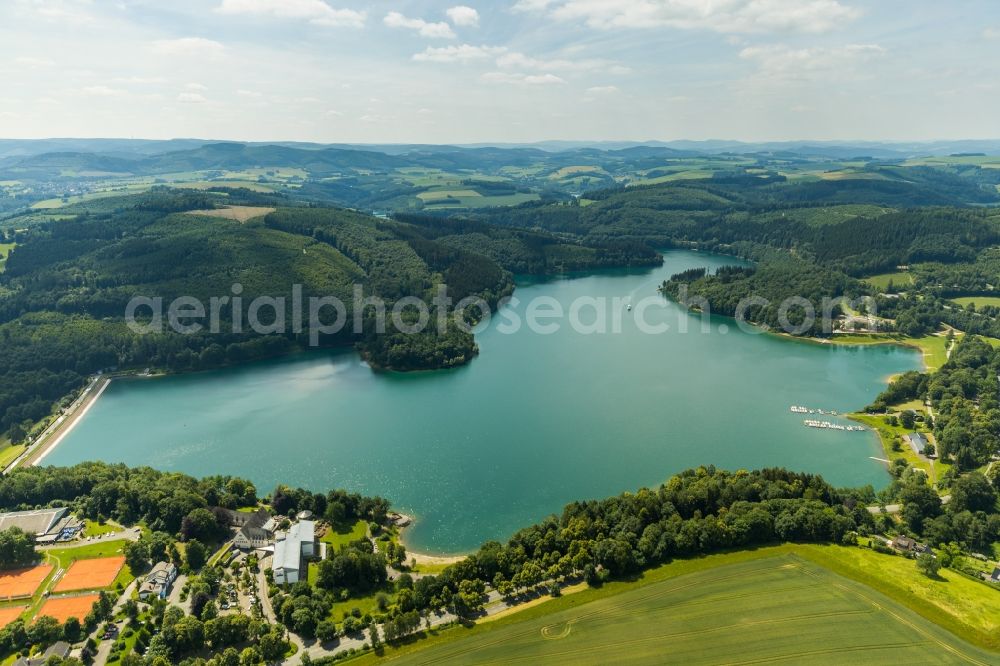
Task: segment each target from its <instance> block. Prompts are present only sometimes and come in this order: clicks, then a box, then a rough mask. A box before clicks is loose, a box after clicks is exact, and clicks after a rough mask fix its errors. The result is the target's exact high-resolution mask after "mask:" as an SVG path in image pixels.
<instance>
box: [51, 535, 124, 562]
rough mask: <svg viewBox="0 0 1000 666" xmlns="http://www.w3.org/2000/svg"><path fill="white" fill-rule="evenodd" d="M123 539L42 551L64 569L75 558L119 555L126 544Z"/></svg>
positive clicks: (83, 558)
mask: <svg viewBox="0 0 1000 666" xmlns="http://www.w3.org/2000/svg"><path fill="white" fill-rule="evenodd" d="M126 543H127V542H126V540H125V539H119V540H117V541H102V542H100V543H88V544H87V545H85V546H68V547H66V548H52V549H51V550H46V551H44V552H45V554H46V555H47V556H48V557H50V558H53V559H54V560H56V561H57V562H58V564H59V566H61V567H63V568H64V569H65V568H66V567H68V566H69V565H70V564H72V563H73V562H76V561H77V560H91V559H94V558H96V557H113V556H115V555H121V554H122V550H123V547H124V546H125V544H126Z"/></svg>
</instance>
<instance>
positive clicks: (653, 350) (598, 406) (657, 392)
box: [45, 251, 920, 553]
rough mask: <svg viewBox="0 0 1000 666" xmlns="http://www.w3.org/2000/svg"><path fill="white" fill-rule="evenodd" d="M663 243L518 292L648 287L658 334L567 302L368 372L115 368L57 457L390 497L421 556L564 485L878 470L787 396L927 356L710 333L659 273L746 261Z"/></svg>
mask: <svg viewBox="0 0 1000 666" xmlns="http://www.w3.org/2000/svg"><path fill="white" fill-rule="evenodd" d="M665 257H666V261H665V263H664V265H663V266H662V267H659V268H656V269H643V270H617V271H602V272H600V273H597V274H588V275H585V276H580V277H565V278H559V279H554V280H547V281H544V282H527V281H525V282H522V283H520V286H519V287H518V289H517V292H516V293H515V296H516V298H517V299H518V301H520V304H511V305H510V306H508V307H510V308H511V309H510V311H509V312H508V314H519V315H520V316H521V317H522V318H523V317H524V314H525V313H524V310H525V307H526V304H527V303H529V302H531V301H532V299H534V298H536V297H542V296H544V297H550V298H551V299H555V301H556V302H558V303H559V304H561V305H563V306H564V309H565V310H568V309H569V307H570V304H571V303H572V302H573V301H574V299H578V298H582V297H588V298H596V299H600V298H602V297H603V298H604V299H606V300H607V302H608V303H611V301H612V299H615V298H619V299H623V302H624V303H627V304H628V305H631V304H633V303H635V304H636V308H635V310H636V311H638V310H639V309H640V308H639V307H638V304H639V303H640V302H641V300H642V299H646V298H655V299H657V300H656V301H655V302H656V306H655V307H648V308H646V309H645V310H644V312H643V317H644V320H645V322H646V323H647V324H648V325H650V326H655V325H656V324H665V325H666V326H667V327H668V328H667V329H666V330H665V331H663V332H660V333H655V334H653V333H650V332H644V331H643V330H641V328H640V326H639V325H638V324H637V323H636V321H635V317H634V316H632V315H633V313H634V311H629V312H627V313H626V315H625V316H624V317H623V318H622V325H621V332H619V333H614V332H611V330H612V326H611V324H610V323H609V325H608V331H609V332H607V333H603V334H602V333H591V334H585V333H581V332H577V331H575V330H573V327H571V326H570V325H569V322H568V321H567V320H565V319H564V320H563V321H562V322H561V326H560V327H559V329H558V330H557V331H555V332H552V333H548V334H542V333H538V332H535V331H532V330H530V329H529V328H528V327H527V326H521V327H520V329H519V330H517V332H515V333H509V332H504V331H503V328H502V326H501V325H502V324H505V323H509V319H506V320H505V318H503V317H499V316H498V317H494V318H493V320H492V321H491V322H490V323H489V325H488V326H487V327H486V328H485V330H483V331H482V332H480V333H479V334H477V336H476V337H477V340H478V343H479V346H480V349H481V355H480V356H479V357H478V358H476V359H475V360H474V361H473V362H472V363H471V364H469V365H467V366H465V367H462V368H458V369H454V370H447V371H440V372H425V373H413V374H393V373H388V374H385V373H374V372H372V371H371V369H370V368H368V367H367V366H366V365H365V364H364V363H363V362H362V361H361V360H360V359H359V358H358V356H357V354H355V353H354V352H352V351H348V350H344V351H339V352H311V353H307V354H300V355H296V356H292V357H288V358H284V359H280V360H274V361H267V362H261V363H256V364H252V365H247V366H241V367H237V368H229V369H225V370H219V371H212V372H206V373H198V374H190V375H181V376H173V377H164V378H155V379H132V380H122V381H115V382H112V384H111V386H110V387H109V388H108V390H107V391H106V392H105V393H104V395H103V397H101V399H100V400H99V401H98V402H97V403H96V404H95V405H94V406H93V408H92V409H91V410H90V411H89V412H88V413H87V415H86V416H85V417H84V418H83V419H82V420H81V421H80V423H79V424H78V425H77V426H76V428H75V429H74V430H73V431H72V432H71V433H69V435H68V436H67V437H66V438H65V440H64V441H63V442H62V443H61V444H60V445H59V447H58V448H56V449H55V450H54V451H52V452H51V453H50V454H49V456H48V457H47V458H46V459H45V464H55V465H69V464H73V463H77V462H80V461H84V460H94V459H97V460H105V461H110V462H125V463H128V464H130V465H151V466H153V467H156V468H159V469H164V470H178V471H183V472H187V473H189V474H192V475H195V476H204V475H209V474H230V475H239V476H242V477H246V478H249V479H251V480H252V481H253V482H254V483H255V484H256V485H257V488H258V491H259V494H262V495H263V494H265V493H268V492H270V491H271V490H272V489H273V488H274V486H275V484H277V483H285V484H288V485H291V486H304V487H307V488H311V489H313V490H326V489H330V488H345V489H347V490H350V491H355V492H360V493H364V494H370V495H382V496H384V497H386V498H388V499H389V500H391V501H392V503H393V505H394V507H395V508H397V509H399V510H402V511H405V512H408V513H411V514H413V515H414V516H416V518H417V522H416V523H415V525H414V526H413V527H412V528H409V529H408V530H407V535H406V540H407V544H408V546H409V547H410V548H412V549H413V550H416V551H420V552H429V553H458V552H465V551H469V550H471V549H474V548H475V547H477V546H478V545H479V544H480V543H481V542H483V541H485V540H487V539H500V540H502V539H504V538H506V537H508V536H510V535H511V534H512V533H513V532H514V531H515V530H517V529H518V528H520V527H524V526H527V525H529V524H531V523H533V522H535V521H537V520H539V519H540V518H543V517H544V516H546V515H548V514H550V513H558V512H559V511H560V510H561V509H562V507H563V505H565V504H566V503H567V502H570V501H573V500H577V499H581V500H582V499H596V498H602V497H606V496H609V495H613V494H617V493H620V492H622V491H626V490H635V489H637V488H639V487H641V486H655V485H657V484H659V483H661V482H663V481H664V480H665V479H667V478H668V477H669V476H670V475H671V474H673V473H675V472H677V471H679V470H682V469H685V468H689V467H695V466H698V465H709V464H712V465H716V466H718V467H722V468H726V469H738V468H746V469H750V468H760V467H769V466H782V467H787V468H789V469H793V470H797V471H808V472H817V473H821V474H823V476H824V477H825V478H826V479H827V480H828V481H830V482H831V483H834V484H836V485H842V486H847V485H850V486H860V485H864V484H872V485H874V486H875V487H876V488H881V487H883V486H885V485H886V484H887V483H888V481H889V477H888V475H887V473H886V471H885V468H884V466H883V465H882V463H879V462H877V461H875V460H872V459H871V458H870V457H871V456H875V457H882V451H881V447H880V446H879V444H878V441H877V437H876V435H875V434H874V433H873V432H843V431H836V430H823V429H817V428H807V427H805V426H804V425H803V415H802V414H794V413H791V412H790V411H789V406H791V405H804V406H807V407H811V408H820V409H824V410H837V411H838V412H847V411H853V410H856V409H859V408H861V407H863V406H864V405H866V404H868V403H870V402H871V401H872V399H873V398H874V397H875V396H876V395H877V394H878V393H879V392H880V391H881V390H882V389H883V387H884V386H885V382H886V381H887V379H888V377H889V376H890V375H892V374H894V373H899V372H904V371H906V370H913V369H919V367H920V354H919V353H918V352H916V351H914V350H910V349H905V348H901V347H896V346H877V347H862V346H836V345H821V344H810V343H805V342H797V341H791V340H787V339H783V338H779V337H776V336H772V335H766V334H755V333H748V332H745V331H742V330H740V329H739V328H737V327H736V326H735V325H734V324H733V321H732V320H728V319H725V318H713V319H712V320H711V324H710V327H711V330H710V332H707V333H705V332H702V331H701V318H700V316H698V315H691V314H688V313H686V312H685V311H683V309H681V308H679V307H678V306H677V305H675V304H673V303H670V302H668V301H666V300H665V299H661V298H660V297H659V296H658V295H657V292H656V288H657V286H658V285H659V284H660V283H661V282H662V281H663V280H664V279H666V278H668V277H669V276H670V275H672V274H674V273H677V272H680V271H682V270H686V269H689V268H698V267H708V268H710V269H712V268H716V267H718V266H721V265H725V264H732V263H738V262H736V260H734V259H732V258H727V257H722V256H718V255H711V254H705V253H698V252H688V251H671V252H667V253H666V254H665ZM626 307H627V306H626ZM609 308H610V306H609ZM593 318H594V315H593V312H592V310H587V309H583V310H582V311H581V314H580V319H581V320H582V321H584V322H588V321H590V320H593ZM682 322H684V323H686V324H687V332H682V329H683V328H684V326H683V324H682ZM805 418H810V417H809V416H806V417H805ZM820 418H823V419H830V420H834V421H836V420H837V418H836V417H826V416H824V417H820ZM842 422H843V421H842Z"/></svg>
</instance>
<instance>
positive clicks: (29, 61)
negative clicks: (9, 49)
mask: <svg viewBox="0 0 1000 666" xmlns="http://www.w3.org/2000/svg"><path fill="white" fill-rule="evenodd" d="M14 62H15V63H16V64H18V65H21V66H22V67H51V66H52V65H54V64H55V62H53V61H51V60H49V59H48V58H32V57H30V56H20V57H18V58H14Z"/></svg>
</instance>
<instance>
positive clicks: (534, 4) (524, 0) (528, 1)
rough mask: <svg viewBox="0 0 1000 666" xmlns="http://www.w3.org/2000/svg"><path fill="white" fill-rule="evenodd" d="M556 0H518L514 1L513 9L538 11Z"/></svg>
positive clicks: (516, 10) (517, 10)
mask: <svg viewBox="0 0 1000 666" xmlns="http://www.w3.org/2000/svg"><path fill="white" fill-rule="evenodd" d="M553 2H554V0H517V2H515V3H514V7H513V10H514V11H515V12H538V11H541V10H543V9H545V8H546V7H548V6H549V5H551V4H552V3H553Z"/></svg>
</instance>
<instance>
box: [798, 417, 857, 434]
mask: <svg viewBox="0 0 1000 666" xmlns="http://www.w3.org/2000/svg"><path fill="white" fill-rule="evenodd" d="M802 423H804V424H805V425H807V426H808V427H810V428H820V429H822V430H841V431H843V432H861V431H863V430H865V427H864V426H860V425H842V424H840V423H830V422H829V421H817V420H815V419H806V420H805V421H803V422H802Z"/></svg>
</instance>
